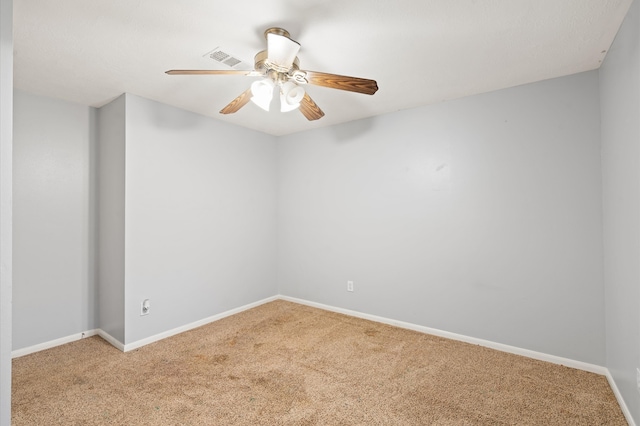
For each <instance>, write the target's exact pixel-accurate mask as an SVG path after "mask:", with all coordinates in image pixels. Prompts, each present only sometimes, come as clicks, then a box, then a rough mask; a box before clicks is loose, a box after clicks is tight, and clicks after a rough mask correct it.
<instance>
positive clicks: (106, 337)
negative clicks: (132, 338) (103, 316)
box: [98, 328, 124, 352]
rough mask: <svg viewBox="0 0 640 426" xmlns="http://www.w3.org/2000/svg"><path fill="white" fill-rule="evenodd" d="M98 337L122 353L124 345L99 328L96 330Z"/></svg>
mask: <svg viewBox="0 0 640 426" xmlns="http://www.w3.org/2000/svg"><path fill="white" fill-rule="evenodd" d="M98 336H100V337H102V338H103V339H104V340H106V341H107V342H109V343H111V346H115V347H116V348H118V349H120V350H121V351H122V352H124V343H122V342H121V341H120V340H118V339H116V338H115V337H113V336H112V335H110V334H109V333H107V332H106V331H104V330H103V329H101V328H100V329H98Z"/></svg>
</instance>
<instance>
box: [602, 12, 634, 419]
mask: <svg viewBox="0 0 640 426" xmlns="http://www.w3.org/2000/svg"><path fill="white" fill-rule="evenodd" d="M639 44H640V10H639V5H638V2H637V1H636V2H634V3H633V4H632V6H631V9H630V11H629V13H628V15H627V17H626V19H625V21H624V23H623V25H622V28H621V29H620V32H619V33H618V35H617V37H616V40H615V42H614V43H613V46H612V47H611V48H610V49H609V52H608V53H607V57H606V59H605V62H604V64H603V66H602V67H601V68H600V102H601V111H602V124H601V126H602V177H603V204H604V222H603V223H604V271H605V274H604V281H605V290H606V292H605V302H606V324H607V329H606V336H607V339H606V359H607V363H606V366H607V368H608V369H609V371H610V372H611V375H612V376H613V378H614V380H615V382H616V385H617V387H618V389H619V390H620V393H621V394H622V396H623V398H624V400H625V402H626V404H627V406H628V407H629V410H630V411H631V413H632V415H633V417H634V419H635V421H636V423H640V399H639V397H638V393H637V392H638V391H637V389H636V374H635V371H636V368H638V367H640V335H639V333H640V314H639V313H640V268H639V267H638V260H639V259H640V162H639V161H640V119H639V117H640V47H639Z"/></svg>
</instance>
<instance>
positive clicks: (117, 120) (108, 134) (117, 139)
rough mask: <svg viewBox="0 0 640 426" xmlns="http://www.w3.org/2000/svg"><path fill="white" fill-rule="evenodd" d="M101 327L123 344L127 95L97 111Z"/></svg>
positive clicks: (99, 308)
mask: <svg viewBox="0 0 640 426" xmlns="http://www.w3.org/2000/svg"><path fill="white" fill-rule="evenodd" d="M97 124H98V126H97V127H98V145H99V149H98V209H97V216H98V220H97V223H98V229H99V235H98V267H97V269H98V315H99V320H98V324H99V327H100V329H102V330H103V331H105V332H106V333H108V334H109V335H110V336H112V337H113V338H114V339H116V340H118V341H120V343H123V344H124V232H125V230H124V229H125V223H124V208H125V206H124V199H125V185H124V183H125V95H122V96H120V97H119V98H117V99H115V100H113V101H111V102H110V103H109V104H107V105H105V106H103V107H102V108H100V109H99V110H98V123H97Z"/></svg>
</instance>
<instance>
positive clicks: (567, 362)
mask: <svg viewBox="0 0 640 426" xmlns="http://www.w3.org/2000/svg"><path fill="white" fill-rule="evenodd" d="M280 299H282V300H287V301H289V302H294V303H300V304H302V305H307V306H311V307H314V308H318V309H324V310H326V311H331V312H337V313H339V314H345V315H349V316H352V317H357V318H363V319H367V320H370V321H375V322H379V323H383V324H388V325H393V326H396V327H400V328H406V329H408V330H414V331H419V332H421V333H425V334H432V335H434V336H439V337H445V338H447V339H452V340H458V341H461V342H466V343H471V344H473V345H479V346H484V347H486V348H491V349H496V350H498V351H502V352H508V353H511V354H516V355H522V356H526V357H528V358H533V359H537V360H540V361H546V362H551V363H553V364H560V365H564V366H566V367H571V368H576V369H578V370H584V371H589V372H591V373H596V374H600V375H603V376H604V375H606V374H607V372H608V370H607V368H606V367H602V366H600V365H595V364H589V363H586V362H582V361H576V360H573V359H569V358H563V357H559V356H555V355H549V354H545V353H542V352H536V351H532V350H529V349H522V348H518V347H516V346H509V345H505V344H502V343H496V342H492V341H490V340H483V339H478V338H475V337H469V336H465V335H463V334H456V333H450V332H448V331H443V330H438V329H436V328H430V327H424V326H422V325H416V324H411V323H408V322H403V321H397V320H392V319H389V318H384V317H379V316H376V315H370V314H365V313H362V312H357V311H352V310H350V309H343V308H336V307H334V306H329V305H324V304H322V303H316V302H310V301H308V300H304V299H298V298H295V297H289V296H280Z"/></svg>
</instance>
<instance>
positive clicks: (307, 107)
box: [300, 93, 324, 121]
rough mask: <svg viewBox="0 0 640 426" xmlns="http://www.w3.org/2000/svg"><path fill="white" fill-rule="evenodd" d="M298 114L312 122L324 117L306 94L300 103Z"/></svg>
mask: <svg viewBox="0 0 640 426" xmlns="http://www.w3.org/2000/svg"><path fill="white" fill-rule="evenodd" d="M300 112H301V113H302V114H303V115H304V116H305V117H307V120H309V121H313V120H317V119H319V118H322V117H324V112H322V110H321V109H320V107H319V106H318V105H317V104H316V103H315V102H313V99H311V97H310V96H309V94H308V93H305V94H304V98H302V100H301V101H300Z"/></svg>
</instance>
